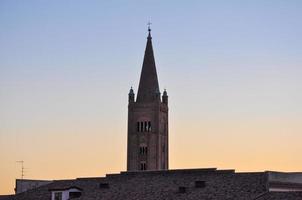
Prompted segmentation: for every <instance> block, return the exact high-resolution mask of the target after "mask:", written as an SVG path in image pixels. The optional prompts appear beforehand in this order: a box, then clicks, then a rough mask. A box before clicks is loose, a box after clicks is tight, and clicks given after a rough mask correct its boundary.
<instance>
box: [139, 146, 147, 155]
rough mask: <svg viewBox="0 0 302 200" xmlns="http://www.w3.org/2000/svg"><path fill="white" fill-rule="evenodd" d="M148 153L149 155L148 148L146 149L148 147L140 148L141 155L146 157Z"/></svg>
mask: <svg viewBox="0 0 302 200" xmlns="http://www.w3.org/2000/svg"><path fill="white" fill-rule="evenodd" d="M147 153H148V147H146V146H141V147H139V154H140V155H145V154H147Z"/></svg>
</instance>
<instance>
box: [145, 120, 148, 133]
mask: <svg viewBox="0 0 302 200" xmlns="http://www.w3.org/2000/svg"><path fill="white" fill-rule="evenodd" d="M144 131H145V132H147V131H148V127H147V122H145V127H144Z"/></svg>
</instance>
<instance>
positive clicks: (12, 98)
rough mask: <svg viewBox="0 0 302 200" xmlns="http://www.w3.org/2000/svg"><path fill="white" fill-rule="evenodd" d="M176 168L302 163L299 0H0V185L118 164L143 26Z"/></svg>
mask: <svg viewBox="0 0 302 200" xmlns="http://www.w3.org/2000/svg"><path fill="white" fill-rule="evenodd" d="M149 20H151V21H152V37H153V47H154V51H155V52H154V53H155V59H156V64H157V71H158V77H159V84H160V88H161V91H163V89H164V88H166V89H167V91H168V95H169V108H170V113H169V115H170V118H169V120H170V121H169V128H170V133H169V134H170V136H169V137H170V141H169V142H170V143H169V148H170V149H169V150H170V152H169V158H170V168H202V167H218V168H222V169H226V168H234V169H236V170H237V171H264V170H279V171H302V156H301V152H302V145H301V141H302V106H301V102H302V92H301V91H302V56H301V55H302V48H301V47H302V38H301V35H302V22H301V20H302V1H301V0H286V1H285V0H253V1H248V0H246V1H242V0H228V1H225V0H220V1H219V0H208V1H205V0H204V1H201V0H198V1H197V0H196V1H176V0H173V1H172V0H171V1H168V0H167V1H161V0H158V1H147V0H137V1H126V0H125V1H115V0H113V1H99V0H95V1H93V0H89V1H84V0H83V1H78V0H69V1H62V0H52V1H38V0H37V1H31V0H27V1H21V0H19V1H17V0H2V1H0V27H1V28H0V194H7V193H13V188H14V181H15V178H19V177H20V168H21V167H20V164H18V163H16V161H17V160H24V161H25V168H26V169H25V178H28V179H66V178H75V177H84V176H85V177H87V176H103V175H105V174H106V173H113V172H119V171H122V170H125V169H126V134H127V132H126V130H127V95H128V92H129V89H130V87H131V86H133V87H134V89H135V92H136V91H137V87H138V81H139V75H140V70H141V65H142V61H143V54H144V49H145V45H146V37H147V25H146V24H147V22H148V21H149Z"/></svg>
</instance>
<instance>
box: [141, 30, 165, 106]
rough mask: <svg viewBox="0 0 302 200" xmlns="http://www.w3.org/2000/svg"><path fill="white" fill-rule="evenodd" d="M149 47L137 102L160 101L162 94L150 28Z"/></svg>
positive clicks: (147, 46) (146, 51) (146, 52)
mask: <svg viewBox="0 0 302 200" xmlns="http://www.w3.org/2000/svg"><path fill="white" fill-rule="evenodd" d="M148 32H149V34H148V37H147V45H146V50H145V56H144V62H143V67H142V72H141V77H140V81H139V87H138V91H137V99H136V102H153V101H156V100H158V101H160V95H159V94H160V92H159V86H158V79H157V73H156V66H155V60H154V54H153V48H152V37H151V29H150V27H148Z"/></svg>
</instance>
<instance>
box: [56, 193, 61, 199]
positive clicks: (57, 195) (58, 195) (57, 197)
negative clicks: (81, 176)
mask: <svg viewBox="0 0 302 200" xmlns="http://www.w3.org/2000/svg"><path fill="white" fill-rule="evenodd" d="M55 200H62V192H55Z"/></svg>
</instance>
